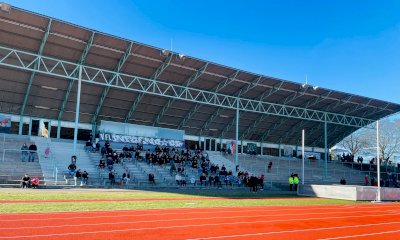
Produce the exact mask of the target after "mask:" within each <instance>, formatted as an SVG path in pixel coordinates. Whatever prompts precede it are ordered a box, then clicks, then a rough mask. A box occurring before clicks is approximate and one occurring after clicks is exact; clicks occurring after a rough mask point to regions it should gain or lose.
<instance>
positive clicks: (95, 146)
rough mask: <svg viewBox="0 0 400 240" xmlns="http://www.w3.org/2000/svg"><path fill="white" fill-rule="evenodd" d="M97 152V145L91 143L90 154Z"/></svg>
mask: <svg viewBox="0 0 400 240" xmlns="http://www.w3.org/2000/svg"><path fill="white" fill-rule="evenodd" d="M98 150H99V149H98V148H97V143H95V142H93V143H92V149H91V152H93V153H95V152H97V151H98Z"/></svg>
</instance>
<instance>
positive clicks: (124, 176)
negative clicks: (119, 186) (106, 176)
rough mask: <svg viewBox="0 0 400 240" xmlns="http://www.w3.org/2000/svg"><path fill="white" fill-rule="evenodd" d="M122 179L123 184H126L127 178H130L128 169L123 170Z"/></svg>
mask: <svg viewBox="0 0 400 240" xmlns="http://www.w3.org/2000/svg"><path fill="white" fill-rule="evenodd" d="M122 180H123V181H125V184H128V182H129V180H131V175H130V174H129V172H128V170H125V172H124V174H122Z"/></svg>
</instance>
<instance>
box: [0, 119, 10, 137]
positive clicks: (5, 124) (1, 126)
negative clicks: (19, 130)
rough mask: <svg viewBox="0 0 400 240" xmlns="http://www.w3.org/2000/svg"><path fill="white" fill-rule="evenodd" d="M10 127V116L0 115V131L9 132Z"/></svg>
mask: <svg viewBox="0 0 400 240" xmlns="http://www.w3.org/2000/svg"><path fill="white" fill-rule="evenodd" d="M10 128H11V118H10V117H7V116H4V115H0V133H9V132H10Z"/></svg>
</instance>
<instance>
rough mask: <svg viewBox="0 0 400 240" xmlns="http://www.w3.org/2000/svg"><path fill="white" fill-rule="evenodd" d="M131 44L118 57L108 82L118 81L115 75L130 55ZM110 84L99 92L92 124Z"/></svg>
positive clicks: (95, 119)
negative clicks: (99, 95)
mask: <svg viewBox="0 0 400 240" xmlns="http://www.w3.org/2000/svg"><path fill="white" fill-rule="evenodd" d="M132 46H133V43H132V42H130V43H129V46H128V48H127V49H126V51H125V53H124V55H122V57H121V58H120V59H119V61H118V63H117V66H115V68H114V73H113V74H112V75H111V76H110V78H109V79H108V82H109V83H112V82H114V81H118V78H117V75H118V74H119V73H120V72H121V70H122V67H123V66H124V64H125V62H126V61H127V60H128V58H129V56H130V55H131V51H132ZM110 88H111V85H108V86H106V87H104V89H103V92H102V94H101V97H100V101H99V103H98V105H97V108H96V111H95V112H94V115H93V117H92V124H95V123H96V121H97V117H98V116H99V114H100V110H101V107H102V106H103V104H104V101H105V100H106V97H107V94H108V92H109V91H110Z"/></svg>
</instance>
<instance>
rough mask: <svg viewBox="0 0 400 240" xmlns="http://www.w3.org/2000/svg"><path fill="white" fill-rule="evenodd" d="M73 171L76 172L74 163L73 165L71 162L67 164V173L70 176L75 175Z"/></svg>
mask: <svg viewBox="0 0 400 240" xmlns="http://www.w3.org/2000/svg"><path fill="white" fill-rule="evenodd" d="M75 172H76V165H75V163H71V164H70V165H69V166H68V173H69V175H70V176H73V175H75Z"/></svg>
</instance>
